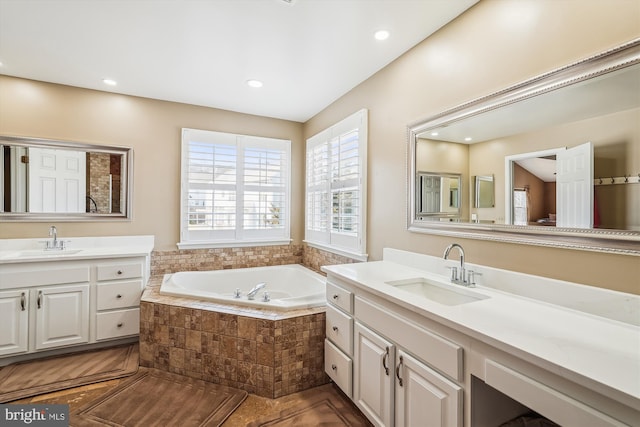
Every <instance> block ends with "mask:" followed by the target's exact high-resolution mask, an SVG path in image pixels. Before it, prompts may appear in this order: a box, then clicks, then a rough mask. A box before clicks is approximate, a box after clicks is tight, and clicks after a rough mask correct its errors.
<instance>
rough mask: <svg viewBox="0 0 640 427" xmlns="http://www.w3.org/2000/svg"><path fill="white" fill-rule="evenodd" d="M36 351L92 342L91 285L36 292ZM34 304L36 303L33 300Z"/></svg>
mask: <svg viewBox="0 0 640 427" xmlns="http://www.w3.org/2000/svg"><path fill="white" fill-rule="evenodd" d="M31 292H32V293H34V294H35V295H34V297H35V302H34V303H32V304H31V308H32V311H34V312H35V346H34V347H35V350H45V349H49V348H56V347H62V346H67V345H74V344H84V343H88V342H89V284H88V283H80V284H74V285H63V286H46V287H42V288H36V289H35V290H32V291H31ZM32 301H33V299H32Z"/></svg>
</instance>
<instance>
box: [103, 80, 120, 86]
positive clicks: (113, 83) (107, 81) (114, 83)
mask: <svg viewBox="0 0 640 427" xmlns="http://www.w3.org/2000/svg"><path fill="white" fill-rule="evenodd" d="M102 83H104V84H106V85H109V86H115V85H117V84H118V82H116V81H115V80H113V79H102Z"/></svg>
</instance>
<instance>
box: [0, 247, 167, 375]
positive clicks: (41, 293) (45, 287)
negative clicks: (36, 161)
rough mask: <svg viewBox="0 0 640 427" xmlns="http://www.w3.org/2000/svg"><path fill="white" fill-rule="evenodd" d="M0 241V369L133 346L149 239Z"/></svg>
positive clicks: (147, 271) (147, 268)
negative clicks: (49, 246) (54, 246)
mask: <svg viewBox="0 0 640 427" xmlns="http://www.w3.org/2000/svg"><path fill="white" fill-rule="evenodd" d="M40 240H41V239H10V240H3V241H0V324H1V325H2V329H1V330H0V366H4V365H6V364H9V363H13V362H15V361H19V360H24V359H28V358H33V357H39V356H40V355H48V354H58V353H61V352H66V351H77V350H78V349H79V347H80V348H84V347H87V348H90V347H92V346H93V347H95V346H100V345H102V343H108V344H113V343H117V342H119V341H123V342H124V341H127V339H128V340H131V339H134V340H135V339H137V334H138V332H139V325H140V295H141V293H142V290H143V288H144V286H145V285H146V283H147V282H148V279H149V274H150V257H151V251H152V249H153V244H154V238H153V236H122V237H96V238H84V237H82V238H80V237H78V238H70V239H68V240H66V245H65V247H64V249H60V250H43V244H42V242H41V241H40Z"/></svg>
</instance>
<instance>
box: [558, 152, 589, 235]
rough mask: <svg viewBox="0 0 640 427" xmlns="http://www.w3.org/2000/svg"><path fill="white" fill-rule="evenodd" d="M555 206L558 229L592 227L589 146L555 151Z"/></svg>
mask: <svg viewBox="0 0 640 427" xmlns="http://www.w3.org/2000/svg"><path fill="white" fill-rule="evenodd" d="M556 160H557V166H556V203H557V217H556V220H557V222H556V225H557V226H558V227H575V228H592V227H593V144H592V143H591V142H587V143H585V144H582V145H578V146H577V147H574V148H569V149H567V150H565V151H561V152H558V154H557V157H556Z"/></svg>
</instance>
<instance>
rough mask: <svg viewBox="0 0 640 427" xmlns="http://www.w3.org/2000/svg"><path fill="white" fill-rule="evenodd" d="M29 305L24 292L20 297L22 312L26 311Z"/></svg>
mask: <svg viewBox="0 0 640 427" xmlns="http://www.w3.org/2000/svg"><path fill="white" fill-rule="evenodd" d="M26 305H27V296H26V295H25V294H24V292H23V293H22V294H21V295H20V308H21V309H22V311H25V310H26V309H27V308H26Z"/></svg>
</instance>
